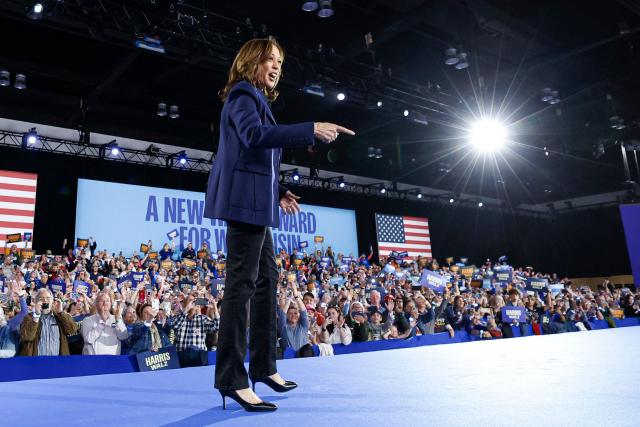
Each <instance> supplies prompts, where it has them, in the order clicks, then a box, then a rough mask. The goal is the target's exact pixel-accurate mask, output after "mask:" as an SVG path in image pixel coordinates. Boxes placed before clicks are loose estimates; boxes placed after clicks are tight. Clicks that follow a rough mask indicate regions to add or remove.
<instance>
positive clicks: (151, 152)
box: [145, 144, 160, 156]
mask: <svg viewBox="0 0 640 427" xmlns="http://www.w3.org/2000/svg"><path fill="white" fill-rule="evenodd" d="M145 152H146V153H147V154H149V155H152V156H155V155H157V154H159V153H160V148H159V147H157V146H155V145H153V144H151V145H149V146H148V147H147V149H146V150H145Z"/></svg>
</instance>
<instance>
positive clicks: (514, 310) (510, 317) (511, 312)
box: [502, 305, 527, 323]
mask: <svg viewBox="0 0 640 427" xmlns="http://www.w3.org/2000/svg"><path fill="white" fill-rule="evenodd" d="M526 320H527V315H526V313H525V309H524V307H514V306H509V305H506V306H504V307H502V323H513V322H520V323H522V322H525V321H526Z"/></svg>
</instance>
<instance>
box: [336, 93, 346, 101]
mask: <svg viewBox="0 0 640 427" xmlns="http://www.w3.org/2000/svg"><path fill="white" fill-rule="evenodd" d="M336 98H338V101H344V99H345V98H346V95H345V94H344V93H342V92H340V93H339V94H338V95H336Z"/></svg>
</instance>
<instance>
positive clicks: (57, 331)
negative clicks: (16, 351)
mask: <svg viewBox="0 0 640 427" xmlns="http://www.w3.org/2000/svg"><path fill="white" fill-rule="evenodd" d="M77 330H78V326H77V324H76V322H74V320H73V318H72V317H71V315H70V314H69V313H66V312H64V311H62V302H61V301H60V300H55V301H54V299H53V295H52V294H51V292H50V291H49V290H48V289H46V288H41V289H40V290H38V293H37V294H36V298H35V308H34V312H33V313H31V314H30V315H29V316H27V317H25V318H24V320H23V321H22V325H21V326H20V345H21V350H20V356H68V355H69V344H68V342H67V335H72V334H75V333H76V332H77Z"/></svg>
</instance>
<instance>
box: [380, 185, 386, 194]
mask: <svg viewBox="0 0 640 427" xmlns="http://www.w3.org/2000/svg"><path fill="white" fill-rule="evenodd" d="M386 192H387V189H386V188H384V186H382V187H380V194H385V193H386Z"/></svg>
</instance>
